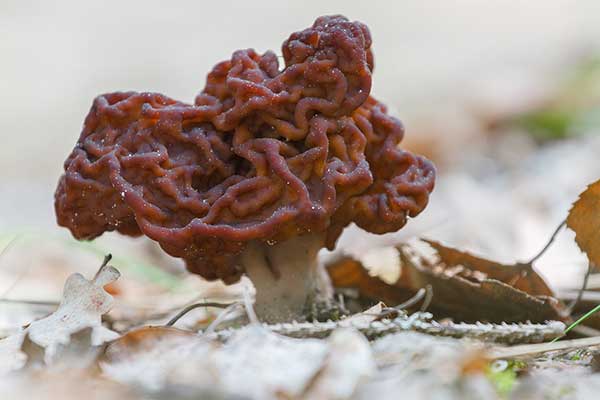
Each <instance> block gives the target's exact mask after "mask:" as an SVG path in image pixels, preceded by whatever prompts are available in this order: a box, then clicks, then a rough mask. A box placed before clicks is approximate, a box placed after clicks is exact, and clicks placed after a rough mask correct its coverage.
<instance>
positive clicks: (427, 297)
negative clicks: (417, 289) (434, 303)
mask: <svg viewBox="0 0 600 400" xmlns="http://www.w3.org/2000/svg"><path fill="white" fill-rule="evenodd" d="M425 292H426V293H425V300H424V301H423V304H422V305H421V310H420V311H421V312H425V311H427V309H428V308H429V305H430V304H431V300H433V287H432V286H431V285H427V286H425Z"/></svg>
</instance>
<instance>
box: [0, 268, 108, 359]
mask: <svg viewBox="0 0 600 400" xmlns="http://www.w3.org/2000/svg"><path fill="white" fill-rule="evenodd" d="M118 277H119V272H118V271H117V270H116V269H115V268H113V267H111V266H103V267H102V268H101V269H100V270H99V271H98V273H97V274H96V276H95V277H94V279H92V280H87V279H85V278H84V277H83V276H82V275H81V274H78V273H77V274H73V275H71V276H70V277H69V278H68V279H67V281H66V283H65V286H64V291H63V299H62V301H61V303H60V305H59V307H58V309H57V310H56V311H55V312H54V313H52V314H50V315H49V316H47V317H45V318H42V319H40V320H37V321H34V322H32V323H31V324H30V325H29V326H28V327H27V328H25V329H23V330H22V331H20V332H18V333H16V334H14V335H12V336H9V337H8V338H6V339H3V340H1V341H0V359H6V360H11V362H8V363H7V366H9V367H8V368H7V369H8V370H14V369H19V368H21V367H23V366H24V365H25V362H23V361H22V360H23V359H28V358H29V360H28V361H29V362H40V363H45V364H53V363H55V362H57V360H59V359H60V358H61V357H62V356H67V355H69V354H70V355H71V356H72V358H73V359H77V358H79V359H85V357H84V352H85V350H86V349H87V350H89V351H90V352H92V354H95V352H96V351H97V347H98V346H100V345H102V344H103V343H106V342H108V341H110V340H113V339H115V338H117V337H118V336H119V335H118V334H117V333H116V332H113V331H111V330H109V329H107V328H104V327H103V326H102V320H101V319H102V315H103V314H105V313H107V312H108V311H109V310H110V308H111V307H112V303H113V297H112V296H111V295H110V294H108V293H107V292H106V291H105V290H104V286H105V285H107V284H108V283H111V282H114V281H115V280H116V279H118ZM74 339H76V340H74ZM75 342H76V343H75ZM40 349H41V351H40ZM75 349H76V350H75ZM38 358H41V359H38Z"/></svg>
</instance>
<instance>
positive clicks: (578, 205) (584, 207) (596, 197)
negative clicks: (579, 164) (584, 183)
mask: <svg viewBox="0 0 600 400" xmlns="http://www.w3.org/2000/svg"><path fill="white" fill-rule="evenodd" d="M567 226H568V227H569V228H571V229H572V230H573V231H574V232H575V242H577V245H578V246H579V248H580V249H581V250H582V251H583V252H584V253H585V254H586V255H587V257H588V260H589V261H590V263H591V264H593V265H594V266H596V267H597V266H600V180H598V181H596V182H594V183H592V184H591V185H589V186H588V187H587V189H586V190H584V191H583V192H582V193H581V194H580V195H579V199H577V201H576V202H575V203H573V207H572V208H571V210H570V211H569V215H568V217H567Z"/></svg>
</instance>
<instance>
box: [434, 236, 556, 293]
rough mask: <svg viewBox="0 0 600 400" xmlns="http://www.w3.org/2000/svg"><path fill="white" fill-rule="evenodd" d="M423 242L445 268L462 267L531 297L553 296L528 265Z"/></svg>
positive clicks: (435, 243) (437, 243) (542, 280)
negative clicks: (500, 261)
mask: <svg viewBox="0 0 600 400" xmlns="http://www.w3.org/2000/svg"><path fill="white" fill-rule="evenodd" d="M423 241H424V242H425V243H427V244H429V245H430V246H431V247H433V248H434V249H435V251H436V253H437V255H438V256H439V259H440V262H441V263H442V264H443V265H445V266H447V267H456V266H463V267H465V268H468V269H469V270H471V271H478V272H481V273H483V274H485V277H486V278H489V279H495V280H498V281H500V282H504V283H506V284H507V285H509V286H512V287H513V288H515V289H519V290H521V291H523V292H526V293H529V294H531V295H533V296H553V295H554V293H553V292H552V290H551V289H550V288H549V287H548V284H547V283H546V282H545V281H544V279H543V278H542V277H541V276H540V275H538V273H537V272H535V270H534V268H533V266H532V265H531V264H529V263H516V264H501V263H499V262H496V261H492V260H488V259H485V258H482V257H477V256H474V255H472V254H470V253H468V252H465V251H461V250H458V249H454V248H452V247H448V246H444V245H443V244H441V243H439V242H436V241H433V240H426V239H423Z"/></svg>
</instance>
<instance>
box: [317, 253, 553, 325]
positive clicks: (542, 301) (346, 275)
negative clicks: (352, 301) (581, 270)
mask: <svg viewBox="0 0 600 400" xmlns="http://www.w3.org/2000/svg"><path fill="white" fill-rule="evenodd" d="M398 250H399V251H400V257H401V262H402V273H401V276H400V278H399V279H398V281H397V282H395V283H394V284H391V285H390V284H387V283H385V282H383V281H382V280H380V279H379V278H377V277H373V276H370V275H369V274H368V272H367V271H366V269H365V268H364V267H363V266H362V264H361V263H360V262H358V261H356V260H352V259H348V258H346V259H340V260H338V261H337V262H334V263H333V264H331V265H329V266H328V271H329V273H330V276H331V281H332V284H333V285H334V287H336V288H340V287H342V288H355V289H358V291H359V294H360V296H361V297H364V298H367V299H369V300H370V301H372V302H376V301H383V302H384V303H386V304H388V305H395V304H399V303H401V302H403V301H405V300H407V299H408V298H410V297H411V296H413V295H414V294H415V293H416V292H417V291H418V290H419V289H420V288H424V287H426V286H427V285H430V286H431V287H432V289H433V298H432V302H431V305H430V311H432V312H433V313H434V314H435V315H436V317H451V318H454V319H456V320H460V321H468V322H474V321H489V322H522V321H532V322H543V321H546V320H564V317H563V316H562V309H563V306H562V303H560V302H559V301H558V300H556V299H554V298H552V297H550V296H543V295H531V294H528V293H527V292H525V291H523V290H520V289H517V288H515V287H512V286H510V285H509V284H508V283H505V282H503V281H500V280H498V279H491V278H489V277H487V276H486V274H485V273H480V274H478V275H477V274H471V275H470V276H468V277H465V276H462V275H461V274H460V273H455V272H456V271H455V270H451V269H450V268H448V266H447V265H445V264H443V265H440V263H435V264H432V263H431V262H430V261H429V260H427V259H425V258H424V257H421V256H420V255H419V254H417V253H416V252H414V251H413V250H411V248H410V247H408V246H402V247H401V248H399V249H398ZM450 254H451V255H456V253H450ZM469 256H470V255H467V256H463V257H462V258H463V259H467V260H469V261H471V264H473V261H472V260H473V259H478V258H476V257H474V256H471V258H469ZM486 261H487V260H482V262H481V263H479V264H477V265H480V264H484V265H485V267H487V268H488V271H493V272H494V273H495V274H496V276H498V275H501V272H497V271H495V270H499V269H500V268H501V264H498V263H494V262H492V261H487V262H486ZM482 269H485V268H483V267H482ZM507 276H509V275H508V274H507ZM533 281H534V282H535V279H534V280H533ZM523 282H525V281H523ZM540 282H542V283H543V281H541V278H540ZM528 285H529V286H531V284H530V283H528ZM536 287H537V289H536V290H537V291H538V293H539V292H542V293H543V292H544V289H543V288H544V287H545V288H546V289H547V286H536ZM547 290H549V289H547Z"/></svg>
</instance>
